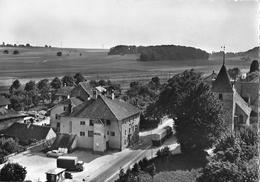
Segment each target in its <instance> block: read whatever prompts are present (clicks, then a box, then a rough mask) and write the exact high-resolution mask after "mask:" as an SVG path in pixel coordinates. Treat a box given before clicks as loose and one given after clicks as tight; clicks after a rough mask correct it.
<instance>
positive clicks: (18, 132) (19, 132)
mask: <svg viewBox="0 0 260 182" xmlns="http://www.w3.org/2000/svg"><path fill="white" fill-rule="evenodd" d="M50 130H51V127H48V126H39V125H33V124H24V123H14V124H12V125H11V126H10V127H9V128H7V129H5V130H4V131H2V132H1V133H2V134H4V135H6V136H9V137H17V138H18V139H19V140H21V141H28V140H30V139H35V140H37V141H39V140H43V139H45V138H46V136H47V135H48V133H49V131H50Z"/></svg>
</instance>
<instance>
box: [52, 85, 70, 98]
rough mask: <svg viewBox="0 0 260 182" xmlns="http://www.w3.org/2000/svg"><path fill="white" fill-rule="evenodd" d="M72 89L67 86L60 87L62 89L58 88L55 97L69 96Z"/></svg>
mask: <svg viewBox="0 0 260 182" xmlns="http://www.w3.org/2000/svg"><path fill="white" fill-rule="evenodd" d="M73 88H74V87H69V86H66V87H62V88H60V89H59V90H58V91H57V93H56V95H58V96H67V95H69V94H70V93H71V91H72V89H73Z"/></svg>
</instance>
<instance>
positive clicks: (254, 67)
mask: <svg viewBox="0 0 260 182" xmlns="http://www.w3.org/2000/svg"><path fill="white" fill-rule="evenodd" d="M255 71H259V62H258V61H257V60H254V61H252V63H251V65H250V71H249V73H252V72H255Z"/></svg>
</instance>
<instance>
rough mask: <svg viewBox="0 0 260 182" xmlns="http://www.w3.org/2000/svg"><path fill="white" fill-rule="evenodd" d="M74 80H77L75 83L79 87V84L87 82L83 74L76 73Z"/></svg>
mask: <svg viewBox="0 0 260 182" xmlns="http://www.w3.org/2000/svg"><path fill="white" fill-rule="evenodd" d="M74 80H75V83H76V84H77V85H78V84H79V82H84V81H86V79H85V77H84V76H83V75H82V74H81V73H76V74H75V75H74Z"/></svg>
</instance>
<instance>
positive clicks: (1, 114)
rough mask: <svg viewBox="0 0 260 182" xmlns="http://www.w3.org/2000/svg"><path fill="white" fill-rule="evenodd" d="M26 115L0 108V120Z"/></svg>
mask: <svg viewBox="0 0 260 182" xmlns="http://www.w3.org/2000/svg"><path fill="white" fill-rule="evenodd" d="M26 116H27V115H26V114H21V113H19V112H17V111H14V110H10V109H0V121H2V120H8V119H13V118H22V117H26Z"/></svg>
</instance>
